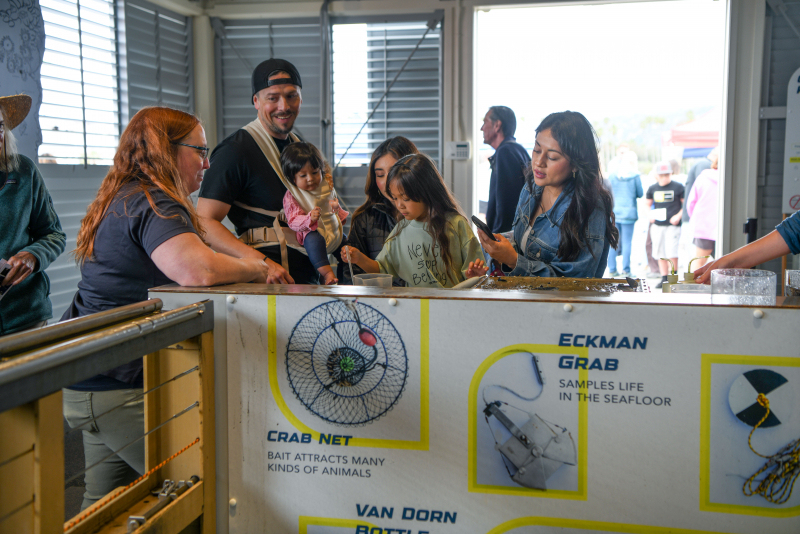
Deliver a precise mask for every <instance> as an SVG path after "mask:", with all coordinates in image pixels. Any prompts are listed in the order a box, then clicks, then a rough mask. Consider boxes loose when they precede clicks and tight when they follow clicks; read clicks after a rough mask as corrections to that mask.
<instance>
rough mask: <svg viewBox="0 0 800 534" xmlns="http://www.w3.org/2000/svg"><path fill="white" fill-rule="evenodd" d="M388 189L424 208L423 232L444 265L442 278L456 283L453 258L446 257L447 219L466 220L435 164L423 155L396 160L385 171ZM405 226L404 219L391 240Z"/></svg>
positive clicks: (447, 240) (447, 246)
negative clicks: (426, 209)
mask: <svg viewBox="0 0 800 534" xmlns="http://www.w3.org/2000/svg"><path fill="white" fill-rule="evenodd" d="M392 185H393V186H394V187H396V188H397V189H398V190H399V191H400V192H402V194H403V195H405V196H406V197H408V198H409V199H411V200H413V201H414V202H421V203H423V204H425V206H427V208H428V216H427V220H426V221H425V225H426V229H427V230H428V233H429V234H430V236H431V237H432V238H433V244H434V246H438V247H439V251H440V254H441V257H442V261H444V267H445V273H446V275H445V276H447V277H448V278H450V279H451V280H453V281H454V282H458V279H457V277H456V275H455V273H456V269H455V267H454V265H453V257H452V255H451V254H450V237H449V236H448V228H447V227H448V225H449V224H450V223H449V222H448V221H447V218H448V217H449V216H450V215H451V214H453V213H455V214H458V215H460V216H462V217H464V218H466V216H465V215H464V212H463V211H461V206H459V205H458V201H457V200H456V199H455V198H454V197H453V195H452V194H451V193H450V191H449V190H448V189H447V186H446V185H445V183H444V179H443V178H442V175H441V174H439V171H438V170H436V164H435V163H434V162H433V160H431V158H429V157H428V156H426V155H425V154H412V155H410V156H405V157H403V158H400V159H399V160H397V163H395V164H394V166H393V167H392V169H391V170H390V171H389V176H388V177H387V178H386V190H387V191H391V186H392ZM408 223H409V221H407V220H405V219H403V220H402V221H400V222H399V223H397V233H396V234H395V235H394V237H397V236H399V235H400V232H402V231H403V228H405V227H406V226H408Z"/></svg>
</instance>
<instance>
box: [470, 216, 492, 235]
mask: <svg viewBox="0 0 800 534" xmlns="http://www.w3.org/2000/svg"><path fill="white" fill-rule="evenodd" d="M472 222H474V223H475V226H477V227H478V230H481V231H482V232H483V233H484V234H486V235H487V236H489V239H491V240H492V241H497V238H496V237H495V236H494V234H493V233H492V231H491V230H490V229H489V227H488V226H487V225H486V223H485V222H483V221H482V220H480V219H479V218H477V217H476V216H474V215H473V216H472Z"/></svg>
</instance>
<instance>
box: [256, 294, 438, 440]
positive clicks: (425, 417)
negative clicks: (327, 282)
mask: <svg viewBox="0 0 800 534" xmlns="http://www.w3.org/2000/svg"><path fill="white" fill-rule="evenodd" d="M419 302H420V354H419V360H420V384H419V391H420V393H419V411H420V413H419V441H404V440H396V439H372V438H353V439H351V440H350V443H349V445H348V446H350V447H372V448H376V449H405V450H413V451H427V450H428V448H429V446H430V394H429V388H430V375H429V352H430V302H429V301H428V300H420V301H419ZM277 307H278V305H277V298H276V296H275V295H270V296H269V297H268V298H267V310H268V319H267V333H268V335H267V337H268V347H267V369H268V371H267V372H268V373H269V388H270V390H271V391H272V397H273V398H274V399H275V403H276V404H277V405H278V408H280V410H281V413H282V414H283V416H284V417H285V418H286V419H287V420H288V421H289V422H290V423H291V424H292V425H293V426H294V427H295V428H296V429H297V430H300V431H301V432H304V433H306V434H311V436H312V437H313V439H314V440H316V441H317V442H319V436H320V432H319V431H317V430H314V429H312V428H311V427H308V426H306V425H305V424H304V423H303V422H302V421H300V419H298V418H297V416H295V415H294V414H293V413H292V411H291V410H289V406H288V405H287V404H286V401H285V400H284V398H283V394H282V393H281V390H280V387H279V386H278V347H277V345H278V327H277Z"/></svg>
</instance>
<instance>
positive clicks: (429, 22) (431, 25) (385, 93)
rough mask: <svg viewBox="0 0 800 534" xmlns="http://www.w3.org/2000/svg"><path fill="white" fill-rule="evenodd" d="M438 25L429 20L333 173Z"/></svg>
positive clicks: (434, 20)
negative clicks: (423, 31)
mask: <svg viewBox="0 0 800 534" xmlns="http://www.w3.org/2000/svg"><path fill="white" fill-rule="evenodd" d="M438 25H439V21H438V20H436V19H433V20H430V21H428V26H427V28H426V29H425V33H423V34H422V37H420V38H419V41H417V45H416V46H415V47H414V50H412V51H411V54H410V55H409V56H408V57H407V58H406V61H405V63H403V66H402V67H400V70H399V71H398V72H397V74H396V75H395V77H394V79H393V80H392V83H390V84H389V87H387V88H386V90H385V91H384V92H383V94H382V95H381V98H380V100H378V103H377V104H375V107H374V108H372V111H371V112H370V114H369V117H367V120H365V121H364V124H362V125H361V128H359V129H358V133H357V134H356V136H355V137H353V140H352V141H350V145H349V146H348V147H347V149H346V150H345V151H344V154H342V157H341V158H339V162H338V163H337V164H336V166H335V167H334V168H333V172H336V169H338V168H339V165H341V163H342V160H343V159H344V157H345V156H346V155H347V153H348V152H349V151H350V149H351V148H353V144H354V143H355V142H356V140H357V139H358V136H359V135H361V131H362V130H363V129H364V127H365V126H366V125H367V124H369V121H370V120H372V116H373V115H375V113H376V112H377V111H378V108H379V107H380V106H381V103H382V102H383V99H384V98H386V95H388V94H389V91H390V90H391V89H392V87H393V86H394V83H395V82H396V81H397V79H398V78H399V77H400V75H401V74H403V71H404V70H406V66H408V62H409V61H411V58H412V57H414V54H415V53H416V52H417V50H418V49H419V47H420V45H421V44H422V41H424V40H425V37H427V36H428V33H430V31H431V30H433V29H436V26H438ZM384 68H386V65H384Z"/></svg>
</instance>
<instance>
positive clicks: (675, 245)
mask: <svg viewBox="0 0 800 534" xmlns="http://www.w3.org/2000/svg"><path fill="white" fill-rule="evenodd" d="M655 172H656V179H657V180H658V181H657V182H656V183H655V184H653V185H651V186H650V188H649V189H648V190H647V194H646V195H645V198H646V199H647V205H648V207H650V208H653V209H652V210H651V211H650V222H651V223H653V224H652V225H651V226H650V236H651V238H652V239H653V256H654V257H656V258H658V268H659V271H660V272H661V282H659V283H658V285H657V286H656V289H660V288H661V285H662V284H663V283H664V282H666V281H667V274H669V262H667V260H666V259H661V258H669V259H670V260H672V264H673V265H674V266H675V268H676V269H677V267H678V249H679V248H680V240H681V215H682V213H683V199H684V193H683V191H684V189H683V184H681V183H679V182H673V181H672V165H671V164H670V162H669V161H662V162H660V163H657V164H656V169H655Z"/></svg>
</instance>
